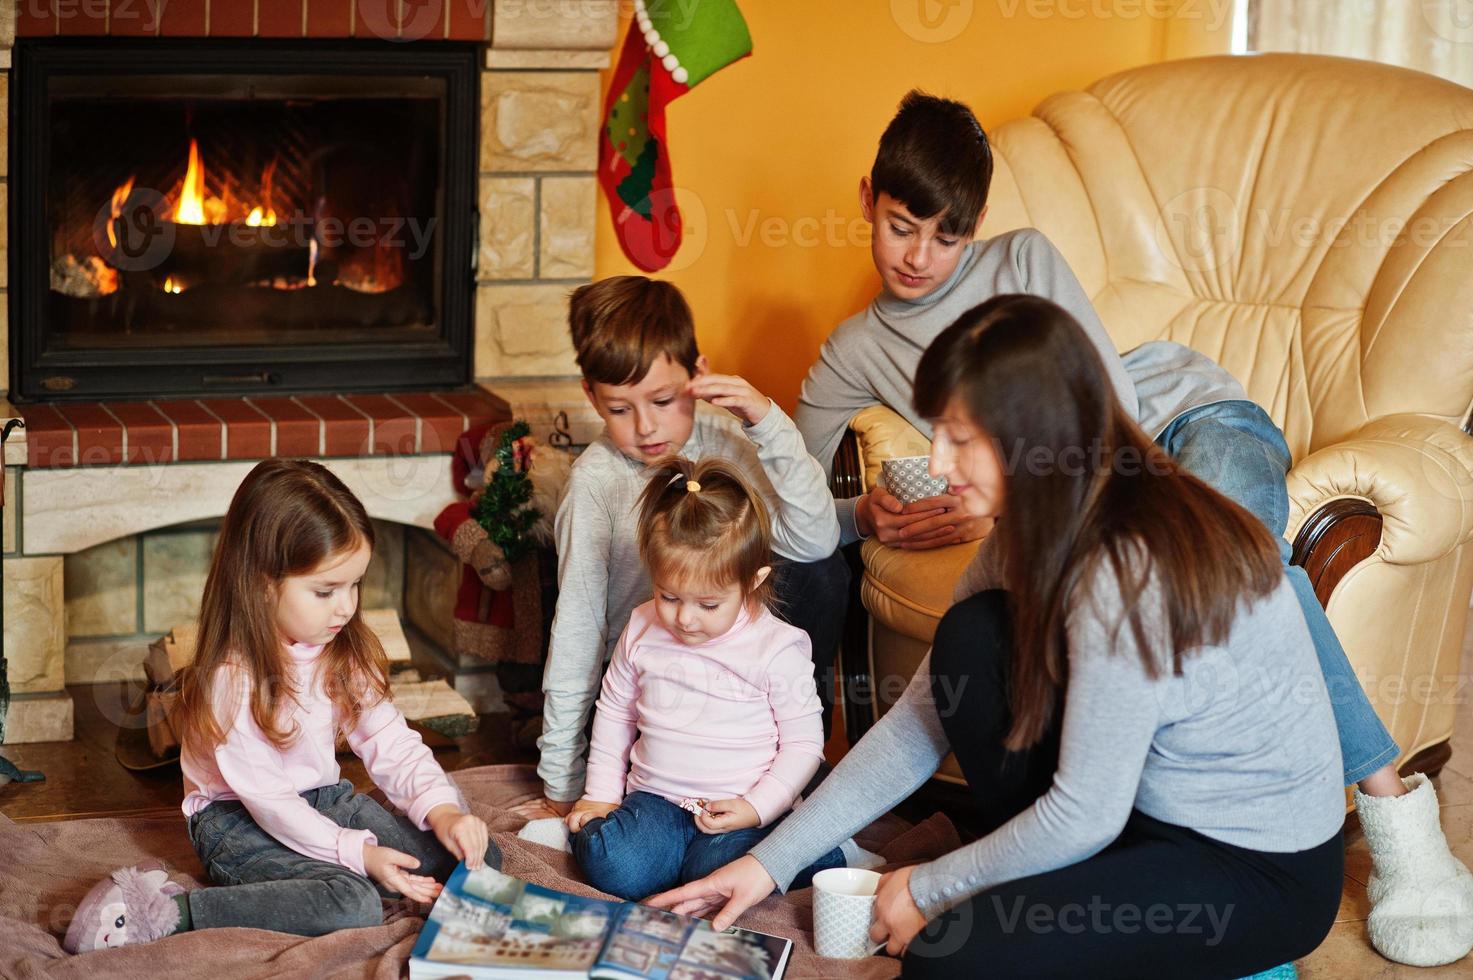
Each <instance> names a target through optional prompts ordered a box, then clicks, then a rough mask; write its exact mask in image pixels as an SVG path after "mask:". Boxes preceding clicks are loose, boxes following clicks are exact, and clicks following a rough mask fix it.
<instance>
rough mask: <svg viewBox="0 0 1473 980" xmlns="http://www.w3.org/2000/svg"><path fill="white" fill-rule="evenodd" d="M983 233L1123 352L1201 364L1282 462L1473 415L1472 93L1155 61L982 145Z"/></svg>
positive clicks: (1326, 68)
mask: <svg viewBox="0 0 1473 980" xmlns="http://www.w3.org/2000/svg"><path fill="white" fill-rule="evenodd" d="M992 137H993V142H994V146H995V149H996V157H997V167H996V174H995V177H994V180H993V186H992V192H991V196H990V198H989V211H988V215H987V218H986V220H985V221H984V223H983V228H982V234H984V235H995V234H998V233H999V232H1002V231H1007V230H1009V229H1012V228H1017V227H1023V226H1033V227H1037V228H1039V229H1041V230H1042V231H1043V232H1044V233H1045V234H1047V235H1048V236H1049V238H1050V239H1051V240H1052V241H1053V242H1054V244H1055V245H1056V246H1058V248H1059V250H1060V251H1061V252H1063V254H1064V256H1065V258H1067V259H1068V261H1069V263H1070V264H1071V265H1072V266H1073V268H1074V271H1075V273H1076V274H1077V275H1078V276H1079V279H1080V281H1081V282H1082V283H1083V285H1084V287H1085V290H1086V291H1087V292H1088V293H1089V294H1090V295H1091V296H1092V297H1093V299H1094V303H1095V306H1096V308H1097V309H1098V310H1099V314H1100V317H1101V319H1102V320H1103V321H1104V323H1105V326H1106V328H1107V329H1108V330H1109V331H1110V333H1111V335H1112V337H1113V338H1114V340H1115V342H1116V345H1117V346H1118V347H1119V348H1120V349H1121V350H1122V351H1123V350H1128V349H1129V348H1131V347H1134V346H1136V345H1137V344H1140V343H1143V342H1145V341H1147V340H1156V339H1168V340H1175V341H1179V342H1181V343H1184V344H1189V345H1190V346H1192V347H1195V348H1197V349H1198V350H1201V351H1203V352H1205V353H1207V354H1209V355H1211V356H1212V357H1213V358H1215V359H1216V360H1217V361H1218V362H1219V363H1220V364H1222V365H1223V366H1224V367H1225V368H1227V369H1228V370H1229V371H1231V372H1232V373H1233V374H1234V375H1235V376H1236V377H1237V378H1238V380H1239V381H1241V382H1242V383H1243V384H1244V385H1245V387H1246V388H1247V389H1248V393H1249V394H1250V395H1251V396H1252V397H1253V398H1254V399H1255V400H1256V401H1258V402H1259V403H1260V404H1261V405H1263V406H1264V408H1266V409H1267V410H1268V411H1269V412H1270V414H1272V415H1273V417H1274V419H1275V420H1276V421H1277V422H1278V423H1279V424H1280V425H1281V426H1283V428H1284V430H1285V432H1286V433H1287V435H1288V438H1289V445H1290V447H1291V448H1292V449H1293V451H1294V456H1295V459H1300V458H1302V457H1303V456H1304V455H1305V454H1306V453H1307V452H1309V451H1312V450H1314V449H1317V448H1319V447H1321V446H1324V445H1327V444H1329V443H1333V442H1336V441H1338V440H1341V439H1343V438H1345V437H1346V436H1347V435H1349V434H1350V433H1352V432H1354V431H1355V430H1356V429H1358V428H1359V427H1360V426H1361V425H1363V424H1364V423H1365V422H1367V421H1368V420H1370V419H1375V418H1379V417H1382V416H1385V415H1392V414H1397V413H1406V412H1410V413H1420V414H1427V415H1433V416H1437V417H1440V418H1444V419H1446V420H1448V421H1451V422H1453V423H1454V424H1461V422H1462V421H1463V418H1464V417H1465V416H1466V415H1467V413H1468V410H1469V406H1470V403H1473V174H1470V170H1473V90H1469V89H1465V88H1463V87H1461V86H1458V85H1455V84H1453V83H1452V82H1447V81H1443V80H1441V79H1438V78H1434V77H1432V76H1430V75H1424V74H1421V73H1418V72H1413V71H1408V70H1405V69H1401V68H1394V67H1391V66H1387V65H1380V64H1375V63H1371V62H1362V61H1352V60H1348V59H1343V58H1327V57H1320V56H1313V55H1259V56H1251V57H1215V58H1199V59H1192V60H1187V61H1177V62H1167V63H1164V64H1159V65H1152V66H1149V67H1146V68H1140V69H1135V70H1132V71H1127V72H1123V73H1121V74H1118V75H1113V76H1110V77H1108V78H1105V79H1102V80H1101V81H1099V82H1096V83H1095V84H1094V85H1092V86H1090V88H1089V89H1088V90H1087V91H1084V92H1066V93H1063V94H1060V95H1055V96H1053V97H1051V98H1049V99H1047V100H1045V101H1044V102H1043V103H1042V104H1040V105H1039V106H1038V108H1037V109H1036V110H1034V114H1033V116H1032V117H1030V118H1028V119H1021V120H1017V121H1015V122H1010V123H1007V124H1005V125H1003V126H1000V127H998V128H997V129H996V130H995V131H994V132H993V134H992Z"/></svg>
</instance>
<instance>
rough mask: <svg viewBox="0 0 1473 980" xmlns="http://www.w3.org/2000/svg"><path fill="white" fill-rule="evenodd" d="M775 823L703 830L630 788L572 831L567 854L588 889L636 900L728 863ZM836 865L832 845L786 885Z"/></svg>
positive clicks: (840, 859)
mask: <svg viewBox="0 0 1473 980" xmlns="http://www.w3.org/2000/svg"><path fill="white" fill-rule="evenodd" d="M780 823H782V820H776V821H774V822H773V823H772V824H770V825H769V826H766V827H749V828H747V829H746V830H734V831H732V832H731V833H729V834H707V833H703V832H702V831H701V830H700V828H698V827H697V826H696V818H695V817H694V816H692V815H691V814H690V813H688V812H686V811H685V810H682V809H681V808H680V807H678V806H676V805H675V804H674V803H671V802H670V801H669V800H667V799H665V798H664V797H662V796H655V795H654V794H653V793H630V794H629V795H628V796H626V797H624V802H623V803H621V804H620V805H619V808H618V809H617V810H615V811H614V812H613V813H611V814H609V815H608V816H607V817H600V818H598V819H596V820H590V821H588V823H586V824H584V825H583V829H582V830H580V831H578V833H576V834H574V835H573V856H574V857H575V858H577V859H578V866H579V867H581V868H582V869H583V874H584V875H585V876H587V878H588V883H589V884H590V885H592V886H593V887H594V888H597V889H598V890H599V891H604V892H608V893H609V894H610V895H617V896H619V897H620V898H626V899H629V900H630V901H633V902H637V901H640V900H642V899H645V898H648V897H649V896H651V895H655V894H658V893H659V892H663V891H667V890H669V889H671V888H674V887H676V886H677V885H683V884H686V883H687V882H691V881H697V880H699V879H701V878H704V877H706V875H708V874H710V873H711V872H713V871H715V870H716V869H717V868H720V867H723V866H725V865H727V864H730V863H731V862H733V861H735V860H736V859H737V858H739V857H741V856H742V855H744V854H746V853H747V852H748V851H750V850H751V849H752V848H753V847H755V846H756V845H757V842H758V841H760V840H762V838H764V837H766V836H767V835H768V834H770V833H772V830H773V828H774V827H776V826H777V825H778V824H780ZM842 867H844V853H843V852H842V851H840V850H839V849H838V848H837V847H836V848H834V849H833V850H832V851H830V852H829V853H827V854H825V855H824V856H823V857H822V858H820V859H819V860H818V861H816V862H814V864H813V865H812V867H809V868H807V869H805V870H804V871H803V872H802V873H801V874H799V875H798V877H797V878H795V879H793V884H792V885H791V886H790V887H791V888H806V887H808V885H810V884H811V883H812V882H813V876H814V875H816V874H818V872H820V871H824V870H826V869H828V868H842Z"/></svg>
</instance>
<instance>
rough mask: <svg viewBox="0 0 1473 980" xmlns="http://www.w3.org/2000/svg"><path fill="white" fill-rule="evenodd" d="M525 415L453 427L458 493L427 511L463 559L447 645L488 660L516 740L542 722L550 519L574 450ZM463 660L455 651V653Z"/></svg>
mask: <svg viewBox="0 0 1473 980" xmlns="http://www.w3.org/2000/svg"><path fill="white" fill-rule="evenodd" d="M528 431H529V430H528V427H527V424H526V423H525V422H512V423H507V422H501V423H496V424H493V425H486V426H481V427H479V428H475V429H471V430H470V431H468V432H465V433H463V434H462V435H461V437H460V440H459V441H458V442H457V443H456V447H455V456H454V457H453V458H452V460H451V472H452V477H453V479H454V481H455V485H456V487H457V488H459V489H460V491H461V492H462V493H465V494H467V495H468V496H467V498H466V499H465V500H462V501H459V502H457V503H454V504H451V505H450V506H449V507H446V508H445V509H444V510H443V511H441V512H440V515H439V516H438V517H436V518H435V533H436V534H438V535H439V536H440V537H441V538H442V539H444V540H445V541H446V542H447V543H448V544H449V545H450V550H451V551H453V552H455V554H456V556H457V557H459V558H460V560H461V561H463V562H465V566H466V567H465V568H464V570H463V571H462V573H461V581H460V588H459V590H458V591H457V593H456V599H455V614H454V619H453V621H452V622H451V624H450V644H451V647H452V649H451V650H450V652H451V653H452V654H453V655H454V656H455V657H457V658H465V657H474V658H476V659H477V660H480V661H481V662H483V663H486V664H491V665H494V666H495V668H496V679H497V681H498V683H499V685H500V688H501V694H502V699H503V700H504V701H505V703H506V706H507V707H508V708H509V709H510V711H511V714H512V724H513V733H514V736H513V737H514V739H515V741H516V743H517V744H518V745H525V746H530V745H532V744H534V743H535V741H536V738H537V734H538V731H539V730H540V725H541V721H542V664H543V660H544V659H545V657H546V652H547V628H548V624H549V621H550V620H551V618H552V611H553V609H554V607H555V605H556V582H557V577H556V564H555V562H554V561H553V559H552V554H551V545H552V537H553V533H552V525H553V518H554V517H555V516H556V515H557V509H558V504H559V503H560V502H561V501H562V495H563V490H564V488H566V486H567V483H568V473H569V471H570V470H571V469H572V466H573V457H572V456H571V455H570V454H569V453H567V452H564V451H563V450H561V449H556V448H553V447H552V446H546V445H542V444H540V443H538V442H537V441H536V440H535V439H533V438H531V436H529V435H528ZM462 662H463V660H462Z"/></svg>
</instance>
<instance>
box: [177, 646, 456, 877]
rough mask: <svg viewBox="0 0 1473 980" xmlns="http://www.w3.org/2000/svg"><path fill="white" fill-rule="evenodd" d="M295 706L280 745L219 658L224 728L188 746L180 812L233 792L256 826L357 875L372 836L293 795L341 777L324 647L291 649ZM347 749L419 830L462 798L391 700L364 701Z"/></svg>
mask: <svg viewBox="0 0 1473 980" xmlns="http://www.w3.org/2000/svg"><path fill="white" fill-rule="evenodd" d="M288 650H289V653H290V659H291V666H292V670H293V682H294V683H295V684H296V689H297V691H298V694H297V699H298V702H299V704H298V705H297V707H296V708H295V710H293V711H292V713H291V714H292V717H291V720H292V721H293V722H294V723H295V724H296V725H297V726H298V735H297V738H296V739H295V740H294V741H293V742H292V743H291V744H290V745H288V746H287V748H286V749H284V750H282V749H277V748H275V747H274V746H273V745H272V744H271V743H270V742H269V741H267V739H266V736H265V735H263V734H262V733H261V729H260V727H259V726H257V725H256V722H255V719H254V718H252V717H251V707H250V699H249V697H248V688H247V685H248V684H249V683H250V680H249V677H248V675H247V674H246V673H245V672H244V670H242V669H241V668H239V667H233V666H228V665H227V666H225V667H222V668H221V669H220V670H219V671H217V672H216V674H215V690H214V708H215V718H216V720H217V721H218V722H219V723H220V725H221V727H222V728H225V729H226V735H225V740H224V741H223V742H221V743H220V744H219V745H218V746H216V747H215V751H214V754H213V755H209V756H204V755H200V754H198V753H196V752H191V751H190V750H189V748H188V747H186V748H185V749H184V751H183V753H182V754H181V756H180V760H179V761H180V765H181V767H182V768H183V770H184V815H185V816H186V817H189V816H192V815H194V814H195V813H198V812H199V811H200V810H203V809H204V808H205V807H207V806H209V805H210V804H211V803H213V802H215V801H216V800H239V801H240V802H242V803H244V804H245V808H246V810H247V811H249V812H250V815H251V817H252V818H253V819H254V820H255V821H256V823H257V824H258V825H259V826H260V827H261V829H262V830H264V831H266V833H268V834H270V835H271V836H272V837H275V838H276V839H277V840H278V841H280V842H281V843H282V844H285V845H286V846H287V847H290V848H291V849H292V850H294V851H296V852H297V853H299V854H305V855H306V856H307V857H310V858H316V859H317V860H319V861H332V862H335V863H337V864H341V865H342V866H343V867H345V868H348V869H350V870H352V871H355V872H357V873H358V874H364V870H363V849H364V848H365V847H367V846H368V845H370V844H377V843H378V838H377V837H375V836H374V834H373V832H372V831H369V830H352V829H349V828H347V827H339V826H338V825H337V824H336V823H334V822H333V821H332V820H331V819H329V818H328V817H327V816H325V815H323V814H322V813H319V812H318V811H317V810H315V809H313V808H312V806H311V805H310V804H309V803H308V802H307V801H306V800H304V799H302V797H301V796H300V795H299V794H301V793H304V792H306V791H307V790H309V789H316V788H317V787H319V786H328V785H331V784H333V783H336V782H337V781H338V779H339V777H340V775H341V773H340V770H339V769H338V760H337V755H336V753H335V743H336V741H337V734H338V724H337V722H336V720H335V719H334V712H333V706H332V702H331V701H329V700H328V698H327V694H326V691H325V690H324V688H323V685H322V683H321V682H320V681H319V680H318V679H317V677H316V673H317V672H316V669H315V668H316V661H317V655H318V654H319V653H321V652H322V647H321V646H307V645H305V644H301V643H294V644H292V645H291V646H290V647H288ZM346 734H347V739H348V747H349V748H351V749H352V750H353V752H354V753H355V754H356V755H357V756H358V757H359V758H360V759H362V760H363V765H364V767H365V768H366V769H367V770H368V774H369V776H371V777H372V778H373V781H374V783H376V784H377V785H378V786H379V788H380V789H382V790H383V791H384V793H385V794H386V795H387V796H388V798H389V800H390V801H392V802H393V804H394V805H395V806H397V807H399V808H400V809H401V810H403V811H404V812H405V813H406V814H408V815H409V819H410V820H411V821H413V822H414V824H415V826H417V827H419V829H420V830H428V829H429V824H428V823H426V821H425V817H426V816H427V815H428V814H429V812H430V810H432V809H434V808H435V807H437V806H439V805H440V804H442V803H450V804H454V805H455V806H456V807H457V808H458V807H459V806H460V794H459V793H458V792H457V791H456V789H455V787H454V785H452V784H451V782H450V780H449V779H448V778H447V777H446V775H445V771H444V770H443V769H441V768H440V764H439V763H438V762H436V761H435V758H434V756H433V755H432V754H431V753H430V750H429V748H427V747H426V746H425V744H424V742H423V740H421V739H420V737H419V734H418V733H416V732H414V731H412V730H411V729H410V728H409V726H408V725H407V724H405V722H404V716H403V715H402V714H400V712H399V709H398V708H396V707H394V704H393V702H392V701H387V700H385V701H381V702H379V703H378V704H377V705H374V706H373V707H371V708H365V709H364V710H363V712H362V713H361V714H360V715H359V716H358V725H357V727H356V728H354V729H353V730H352V731H351V732H347V733H346Z"/></svg>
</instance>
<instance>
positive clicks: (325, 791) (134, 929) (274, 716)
mask: <svg viewBox="0 0 1473 980" xmlns="http://www.w3.org/2000/svg"><path fill="white" fill-rule="evenodd" d="M372 551H373V525H372V524H371V523H370V521H369V519H368V514H367V513H366V512H365V511H364V509H363V504H362V503H360V502H359V500H358V499H357V498H356V497H354V496H353V494H352V493H351V492H350V491H349V490H348V488H347V487H345V486H343V484H342V482H341V481H340V480H339V479H338V478H337V477H335V476H334V475H333V474H332V473H331V472H329V471H328V470H327V469H326V468H325V467H322V466H320V465H318V464H316V463H312V462H307V461H303V460H281V459H271V460H266V461H264V462H262V463H261V464H260V465H258V466H257V467H256V468H255V469H253V470H251V472H250V474H249V475H248V476H247V477H246V478H245V482H243V483H242V484H241V486H240V488H239V489H238V490H237V491H236V493H235V497H234V499H233V500H232V501H231V503H230V509H229V511H228V513H227V514H226V515H225V520H224V523H223V524H222V526H221V528H220V539H219V544H218V545H217V547H216V548H215V556H214V560H213V562H212V563H211V565H210V571H209V577H208V578H207V580H206V582H205V590H204V597H203V600H202V603H201V611H200V620H199V641H198V646H197V649H196V651H195V658H194V662H193V663H192V664H191V665H190V666H189V667H188V668H187V669H186V670H185V671H184V676H183V678H182V679H181V687H180V695H179V703H178V707H177V708H176V711H175V714H174V716H173V722H174V727H175V730H176V731H177V732H179V734H180V742H181V744H182V754H181V757H180V764H181V766H182V768H183V771H184V789H185V797H184V815H185V816H186V817H187V818H188V827H189V837H190V841H191V842H192V843H193V845H194V849H195V852H196V853H197V854H198V855H199V859H200V861H201V863H202V864H203V865H204V867H205V869H206V871H208V873H209V875H210V878H211V879H212V880H213V881H215V882H216V883H217V884H219V885H227V886H229V887H224V888H201V889H197V890H195V891H191V892H188V893H182V890H181V889H180V888H179V886H178V885H176V884H172V883H170V882H169V881H168V878H167V875H166V874H164V872H163V871H162V870H161V869H160V868H158V867H157V866H154V865H152V863H150V864H148V865H139V866H137V867H133V868H123V869H121V870H119V871H115V872H114V873H113V874H112V875H110V876H109V877H108V878H106V879H104V880H103V881H102V882H100V883H98V884H97V885H96V886H94V887H93V889H92V890H91V891H90V892H88V894H87V897H86V898H85V899H84V900H83V901H82V904H81V905H80V907H79V908H78V910H77V914H76V916H75V917H74V918H73V920H72V924H71V926H70V927H69V928H68V930H67V934H66V938H65V940H64V941H63V945H64V946H65V948H66V949H67V950H68V951H69V952H74V953H75V952H85V951H88V950H92V949H99V948H102V947H108V946H123V945H127V944H130V943H139V942H148V941H150V940H153V939H158V938H160V937H162V936H166V935H169V934H170V933H173V932H178V931H181V930H185V929H190V928H194V929H202V928H206V927H212V926H247V927H252V928H257V929H274V930H277V931H279V932H290V933H296V934H298V935H304V936H315V935H321V934H323V933H327V932H332V931H334V930H336V929H346V928H354V927H358V926H372V925H378V924H380V923H381V922H382V921H383V909H382V905H381V902H380V896H381V895H383V896H390V895H392V894H393V893H395V892H397V893H399V894H402V895H404V896H406V897H408V898H412V899H415V900H416V901H420V902H428V901H431V900H433V899H434V898H435V896H436V895H437V894H438V893H439V891H440V887H441V886H440V884H439V883H440V882H442V881H444V880H445V878H446V877H448V876H449V874H450V872H451V871H453V870H454V868H455V864H456V862H457V861H458V860H460V859H464V860H465V862H466V864H467V866H469V867H471V868H479V867H481V866H483V864H484V863H485V861H486V860H487V859H488V858H489V859H490V860H491V861H492V863H493V865H495V866H499V865H500V853H499V851H498V850H497V849H496V848H495V845H493V844H490V842H489V838H488V836H487V831H486V824H485V823H484V822H483V821H482V820H481V819H480V818H478V817H473V816H471V815H469V814H468V813H466V812H465V806H464V801H463V800H462V798H461V796H460V794H459V792H458V791H457V790H456V788H455V786H454V785H453V784H452V783H451V782H450V780H449V779H448V778H446V776H445V773H444V771H443V770H442V769H441V768H440V766H439V764H438V763H436V762H435V760H434V757H433V756H432V755H431V754H430V751H429V749H428V748H426V747H425V745H424V743H423V742H422V741H421V740H420V737H419V736H418V735H417V734H415V733H414V732H413V731H411V730H410V729H409V727H408V726H407V725H406V724H405V722H404V716H403V715H402V714H400V713H399V710H398V709H397V708H395V707H394V705H393V703H392V702H391V701H390V700H389V687H388V673H387V664H386V661H385V659H384V651H383V647H382V646H381V645H380V644H379V642H378V638H377V637H375V636H374V634H373V633H372V632H371V631H370V630H369V629H368V627H367V626H365V625H364V623H363V620H362V619H361V618H360V617H359V615H358V585H359V582H360V581H361V580H362V578H363V574H364V572H365V571H366V570H367V568H368V562H369V558H370V556H371V555H372ZM340 738H341V739H345V740H346V742H347V745H348V747H349V748H351V749H352V750H353V752H354V753H356V754H357V755H358V757H359V758H361V759H362V760H363V764H364V766H365V767H366V768H367V770H368V773H369V775H370V776H371V777H372V778H373V781H374V782H375V783H376V784H377V785H378V786H379V787H380V788H381V789H383V791H384V792H385V793H386V794H387V796H388V798H389V799H390V800H391V801H392V802H393V803H394V805H395V806H397V807H399V808H400V809H402V810H403V811H404V812H405V813H406V814H407V815H408V816H407V817H402V816H395V815H393V814H391V813H389V812H388V811H387V810H385V809H384V808H383V807H382V806H380V805H379V804H378V803H376V802H374V801H373V800H372V799H370V798H369V797H367V796H361V795H359V794H357V793H354V792H353V786H352V784H351V783H350V782H348V781H347V780H345V779H344V780H340V779H339V771H338V764H337V759H336V756H335V749H336V746H337V743H338V740H339V739H340Z"/></svg>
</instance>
